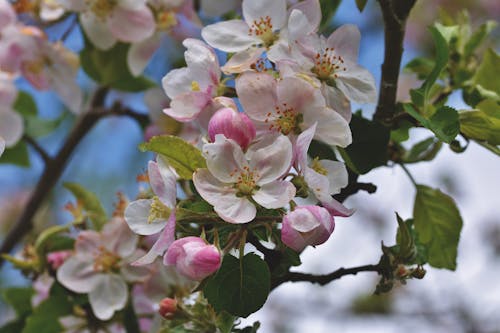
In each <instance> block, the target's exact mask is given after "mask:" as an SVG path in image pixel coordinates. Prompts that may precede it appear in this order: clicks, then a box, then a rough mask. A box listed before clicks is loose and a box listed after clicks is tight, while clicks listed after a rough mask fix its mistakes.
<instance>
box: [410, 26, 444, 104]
mask: <svg viewBox="0 0 500 333" xmlns="http://www.w3.org/2000/svg"><path fill="white" fill-rule="evenodd" d="M429 30H430V32H431V34H432V38H433V39H434V43H435V44H436V60H435V62H434V68H433V69H432V71H431V73H430V74H429V76H427V78H426V79H425V81H424V83H423V84H422V86H420V88H418V89H412V90H410V95H411V99H412V102H413V103H414V104H415V105H416V106H418V107H422V108H423V113H424V114H427V105H428V103H429V94H430V91H431V88H432V86H433V85H434V83H435V82H436V80H437V79H438V77H439V75H440V74H441V72H442V71H443V69H444V68H445V67H446V64H447V63H448V45H447V42H446V39H445V37H444V36H443V35H442V33H441V32H440V31H439V30H438V29H437V28H436V27H430V28H429Z"/></svg>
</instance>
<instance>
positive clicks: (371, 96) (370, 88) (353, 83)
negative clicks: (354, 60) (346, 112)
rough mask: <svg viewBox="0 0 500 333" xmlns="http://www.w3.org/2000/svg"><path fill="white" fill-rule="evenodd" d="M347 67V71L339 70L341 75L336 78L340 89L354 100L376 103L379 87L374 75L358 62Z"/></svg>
mask: <svg viewBox="0 0 500 333" xmlns="http://www.w3.org/2000/svg"><path fill="white" fill-rule="evenodd" d="M346 67H347V71H339V72H338V76H339V77H338V79H336V80H335V83H336V84H337V87H338V88H339V90H340V91H342V92H343V93H344V94H345V95H346V96H347V98H348V99H349V100H351V101H352V102H356V103H375V102H376V101H377V89H376V88H375V79H374V78H373V75H372V74H371V73H370V72H369V71H368V70H367V69H366V68H363V67H361V66H359V65H357V64H348V65H346Z"/></svg>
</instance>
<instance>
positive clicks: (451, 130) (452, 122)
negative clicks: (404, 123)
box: [403, 103, 460, 143]
mask: <svg viewBox="0 0 500 333" xmlns="http://www.w3.org/2000/svg"><path fill="white" fill-rule="evenodd" d="M403 108H404V110H405V111H406V112H407V113H409V114H410V115H411V116H412V117H413V118H415V119H416V120H418V121H419V122H420V123H421V124H422V126H424V127H425V128H428V129H430V130H431V131H432V132H434V134H436V136H437V137H438V138H439V139H440V140H441V141H444V142H446V143H450V142H451V141H453V139H455V137H456V136H457V134H458V133H459V132H460V122H459V117H458V112H457V110H455V109H453V108H451V107H449V106H441V107H440V108H438V109H437V110H436V112H435V113H434V114H433V115H432V116H431V118H430V119H428V118H426V117H425V116H424V115H422V114H420V113H419V112H418V111H417V110H416V109H415V108H414V107H413V105H411V104H409V103H405V104H403Z"/></svg>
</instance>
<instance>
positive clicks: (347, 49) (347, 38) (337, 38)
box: [326, 24, 361, 63]
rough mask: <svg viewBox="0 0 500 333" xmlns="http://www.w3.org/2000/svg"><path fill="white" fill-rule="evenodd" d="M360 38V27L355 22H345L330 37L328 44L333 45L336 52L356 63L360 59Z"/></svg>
mask: <svg viewBox="0 0 500 333" xmlns="http://www.w3.org/2000/svg"><path fill="white" fill-rule="evenodd" d="M360 40H361V33H360V32H359V29H358V27H356V26H355V25H353V24H344V25H343V26H341V27H339V28H338V29H336V30H335V31H334V32H333V33H332V34H331V35H330V37H328V40H327V41H326V44H327V46H329V47H333V48H334V49H335V52H336V53H337V54H339V55H341V56H342V57H344V58H345V59H346V60H347V61H350V62H352V63H355V62H356V61H357V60H358V53H359V41H360Z"/></svg>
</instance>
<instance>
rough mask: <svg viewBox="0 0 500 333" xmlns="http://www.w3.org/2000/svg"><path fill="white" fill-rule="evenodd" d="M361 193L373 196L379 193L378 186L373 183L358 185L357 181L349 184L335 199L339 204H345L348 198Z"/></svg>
mask: <svg viewBox="0 0 500 333" xmlns="http://www.w3.org/2000/svg"><path fill="white" fill-rule="evenodd" d="M359 191H366V192H368V193H370V194H372V193H375V191H377V186H376V185H374V184H372V183H358V182H357V181H356V182H354V183H349V185H347V187H345V188H343V189H342V191H341V192H340V193H339V194H336V195H334V196H333V197H334V198H335V200H337V201H339V202H344V201H345V200H346V199H347V198H348V197H350V196H351V195H353V194H356V193H358V192H359Z"/></svg>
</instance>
